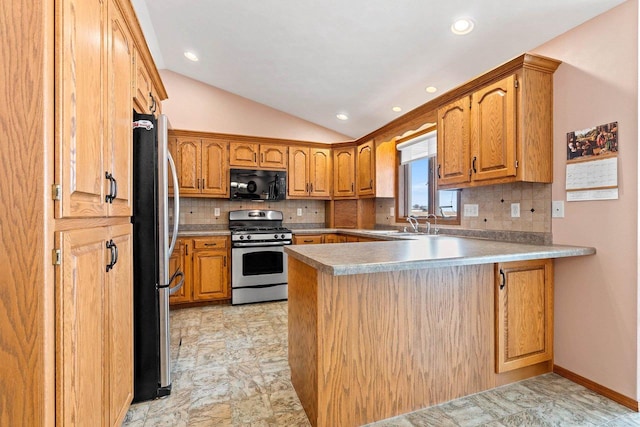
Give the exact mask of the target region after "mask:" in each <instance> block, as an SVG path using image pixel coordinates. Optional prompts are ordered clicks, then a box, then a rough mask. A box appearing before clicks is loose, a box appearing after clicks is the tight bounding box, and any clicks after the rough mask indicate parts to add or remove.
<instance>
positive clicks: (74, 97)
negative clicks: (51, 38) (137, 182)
mask: <svg viewBox="0 0 640 427" xmlns="http://www.w3.org/2000/svg"><path fill="white" fill-rule="evenodd" d="M59 9H60V14H59V16H60V19H59V20H57V28H58V34H59V37H57V38H56V88H57V90H56V110H57V111H59V114H58V115H57V123H56V125H57V126H56V163H55V176H56V188H55V198H56V217H57V218H72V217H75V218H81V217H85V218H86V217H101V216H131V212H132V209H131V147H132V146H131V144H132V132H131V98H132V95H131V57H132V54H133V42H132V38H131V35H130V33H129V30H128V27H127V25H126V23H125V22H124V20H123V18H122V13H121V11H120V9H119V8H118V6H117V4H115V3H107V2H102V1H98V0H95V1H85V2H80V1H66V2H61V5H60V6H59Z"/></svg>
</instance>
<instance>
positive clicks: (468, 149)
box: [438, 54, 559, 189]
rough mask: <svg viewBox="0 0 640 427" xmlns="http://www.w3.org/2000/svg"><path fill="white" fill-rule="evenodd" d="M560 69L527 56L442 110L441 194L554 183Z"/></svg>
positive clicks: (476, 83)
mask: <svg viewBox="0 0 640 427" xmlns="http://www.w3.org/2000/svg"><path fill="white" fill-rule="evenodd" d="M558 65H559V62H558V61H555V60H552V59H549V58H543V57H538V56H535V55H529V54H525V55H522V56H521V57H519V58H516V59H515V60H513V61H511V62H509V63H507V64H505V65H503V66H501V67H499V68H497V69H496V70H494V71H492V72H489V73H487V74H486V75H484V76H481V77H479V78H478V79H477V80H476V81H472V82H470V83H467V84H466V85H464V86H462V87H463V88H472V91H471V92H470V93H469V92H468V89H467V93H466V94H464V95H462V96H460V97H458V98H456V99H453V100H451V101H450V102H449V103H447V104H445V105H442V106H441V107H440V108H438V187H439V188H442V189H445V188H462V187H470V186H477V185H489V184H499V183H506V182H514V181H526V182H542V183H550V182H552V180H553V174H552V164H553V163H552V161H553V159H552V153H553V149H552V148H553V147H552V144H553V121H552V107H553V72H554V71H555V70H556V68H557V67H558ZM493 76H495V77H493ZM453 92H455V90H454V91H453ZM460 93H461V94H463V93H464V92H463V91H460Z"/></svg>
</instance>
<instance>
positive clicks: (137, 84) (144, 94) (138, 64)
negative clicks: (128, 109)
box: [133, 48, 153, 114]
mask: <svg viewBox="0 0 640 427" xmlns="http://www.w3.org/2000/svg"><path fill="white" fill-rule="evenodd" d="M133 84H134V89H133V104H134V107H135V109H136V111H137V112H139V113H142V114H150V113H151V107H153V101H152V99H151V91H152V88H153V84H152V83H151V76H150V75H149V70H147V67H146V65H145V64H144V61H143V60H142V58H141V57H140V53H139V52H138V49H137V48H134V50H133Z"/></svg>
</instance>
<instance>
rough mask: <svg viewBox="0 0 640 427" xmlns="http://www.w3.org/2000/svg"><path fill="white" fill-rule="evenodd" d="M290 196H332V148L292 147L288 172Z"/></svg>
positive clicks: (321, 197)
mask: <svg viewBox="0 0 640 427" xmlns="http://www.w3.org/2000/svg"><path fill="white" fill-rule="evenodd" d="M287 180H288V183H287V191H288V195H289V197H290V198H319V199H329V198H330V197H331V180H332V168H331V149H329V148H316V147H291V148H290V149H289V168H288V172H287Z"/></svg>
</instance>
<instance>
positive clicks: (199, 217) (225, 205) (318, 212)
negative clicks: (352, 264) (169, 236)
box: [180, 197, 325, 227]
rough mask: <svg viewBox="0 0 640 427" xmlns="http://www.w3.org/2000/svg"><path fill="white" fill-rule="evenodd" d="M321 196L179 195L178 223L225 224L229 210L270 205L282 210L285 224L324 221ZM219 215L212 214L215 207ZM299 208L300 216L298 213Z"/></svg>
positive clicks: (321, 222) (259, 207)
mask: <svg viewBox="0 0 640 427" xmlns="http://www.w3.org/2000/svg"><path fill="white" fill-rule="evenodd" d="M324 205H325V202H324V200H283V201H279V202H249V201H242V202H238V201H234V202H232V201H230V200H224V199H204V198H202V199H200V198H193V197H192V198H187V197H181V198H180V224H181V225H194V224H209V225H219V226H225V227H226V226H228V225H229V211H232V210H239V209H273V210H277V211H282V213H283V215H284V223H285V224H311V223H312V224H318V223H320V224H324V222H325V214H324V212H325V210H324ZM216 208H218V209H220V215H219V216H215V209H216ZM298 209H301V211H302V216H298Z"/></svg>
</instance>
